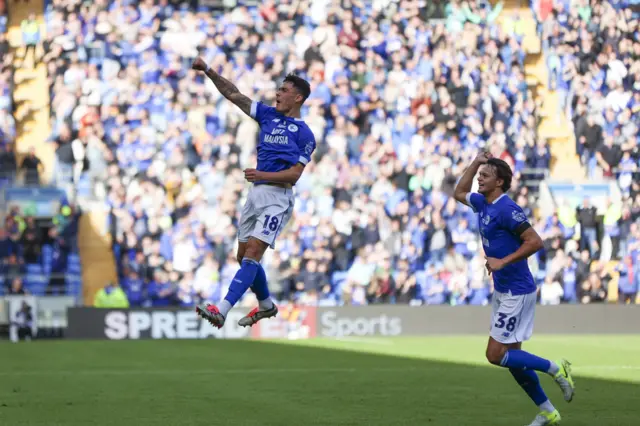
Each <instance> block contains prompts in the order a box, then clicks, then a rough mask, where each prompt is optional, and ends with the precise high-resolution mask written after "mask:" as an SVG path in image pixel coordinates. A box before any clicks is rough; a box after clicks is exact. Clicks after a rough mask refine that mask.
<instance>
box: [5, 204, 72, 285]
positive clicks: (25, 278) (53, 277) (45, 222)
mask: <svg viewBox="0 0 640 426" xmlns="http://www.w3.org/2000/svg"><path fill="white" fill-rule="evenodd" d="M78 223H79V212H78V211H77V210H76V209H75V208H74V206H72V205H70V204H68V203H64V204H62V205H61V207H60V209H59V211H58V212H57V214H56V215H55V216H54V217H52V218H47V219H43V218H39V217H38V216H36V212H35V211H34V210H33V209H30V208H22V209H21V208H20V207H17V206H11V207H10V208H9V209H8V212H7V214H6V216H5V217H4V220H3V223H2V226H1V227H0V294H14V295H18V294H34V295H44V294H47V295H60V294H69V295H75V296H78V295H79V294H80V292H79V290H80V286H79V285H78V284H79V281H80V257H79V255H78V252H79V250H78V238H77V235H78Z"/></svg>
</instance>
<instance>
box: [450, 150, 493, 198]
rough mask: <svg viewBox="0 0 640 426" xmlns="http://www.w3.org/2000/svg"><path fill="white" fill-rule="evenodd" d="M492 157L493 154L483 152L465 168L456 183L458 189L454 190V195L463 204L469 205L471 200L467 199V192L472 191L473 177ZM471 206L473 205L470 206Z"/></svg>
mask: <svg viewBox="0 0 640 426" xmlns="http://www.w3.org/2000/svg"><path fill="white" fill-rule="evenodd" d="M489 158H491V154H488V153H485V152H481V153H480V154H478V156H477V157H476V158H475V159H474V160H473V162H472V163H471V165H470V166H469V167H468V168H467V170H465V172H464V174H463V175H462V177H461V178H460V181H458V184H457V185H456V189H455V190H454V193H453V197H454V198H455V199H456V200H457V201H459V202H461V203H462V204H466V205H468V206H469V202H468V201H467V194H468V193H470V192H471V186H472V185H473V177H474V176H475V175H476V173H478V169H479V168H480V166H481V165H483V164H486V162H487V161H489ZM469 207H471V206H469Z"/></svg>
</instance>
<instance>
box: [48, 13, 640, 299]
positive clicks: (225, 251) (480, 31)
mask: <svg viewBox="0 0 640 426" xmlns="http://www.w3.org/2000/svg"><path fill="white" fill-rule="evenodd" d="M467 3H468V4H469V6H468V7H467V6H465V8H463V9H459V8H457V7H456V6H455V5H454V4H452V5H451V7H449V8H448V9H447V16H446V17H445V21H444V23H443V22H441V21H437V20H435V21H426V22H425V21H423V20H422V19H421V16H422V15H421V13H422V12H423V10H422V9H421V7H422V6H421V5H420V2H414V1H407V2H403V7H404V8H405V9H403V10H400V11H396V10H395V9H394V10H393V12H391V11H390V10H391V9H390V10H389V11H387V10H380V9H379V8H376V7H373V5H372V4H370V3H369V2H364V3H363V4H362V7H356V8H353V9H352V10H349V11H335V10H334V9H331V8H329V7H328V6H327V5H326V3H322V2H319V3H318V4H317V5H315V4H314V6H313V7H311V8H309V10H290V9H289V7H290V6H289V4H288V3H286V4H283V5H282V7H279V8H278V9H277V10H275V11H274V13H275V14H276V15H277V17H278V19H277V22H278V24H277V25H276V24H274V21H271V20H270V18H269V16H270V13H265V11H264V10H261V9H260V8H258V7H255V6H241V7H237V8H234V9H233V10H218V9H209V8H206V7H203V8H200V9H189V7H187V6H181V7H174V6H173V5H172V3H169V4H168V5H166V6H164V7H163V8H159V7H157V6H154V5H153V3H151V2H138V1H132V2H127V5H124V4H121V3H113V4H112V5H111V6H110V7H109V13H108V14H103V13H99V12H98V8H93V7H82V8H79V14H78V15H77V16H76V15H75V14H74V15H73V16H71V17H69V20H67V19H66V18H67V16H66V12H64V11H63V9H64V2H61V1H58V0H53V1H52V2H51V3H50V4H49V6H48V9H47V10H46V11H45V12H46V13H45V16H46V19H47V28H48V34H47V42H46V43H45V44H46V46H45V47H46V52H45V54H46V55H45V59H44V60H45V62H46V67H47V70H48V71H49V73H50V78H51V87H50V92H51V102H52V107H53V108H52V110H51V114H52V120H53V122H54V123H55V124H54V128H53V134H52V136H51V139H52V140H55V141H56V142H57V143H58V146H65V148H64V149H59V150H58V151H57V158H56V160H57V167H58V171H66V172H65V173H62V172H61V173H60V174H59V175H58V179H59V180H58V182H59V183H60V184H63V185H69V184H71V185H73V186H74V187H75V188H77V189H78V194H79V195H80V196H84V197H90V198H91V197H93V198H96V199H99V200H104V202H105V203H106V205H107V206H108V208H109V209H110V214H109V224H108V226H109V229H110V232H111V234H112V240H113V252H114V256H115V257H116V262H117V270H118V274H119V277H120V280H121V284H122V285H123V287H125V290H127V291H129V292H130V295H131V296H134V295H133V294H132V292H133V289H132V288H128V283H131V282H133V281H131V280H136V279H142V280H143V281H144V282H145V288H157V287H158V286H157V285H151V284H152V283H155V284H164V283H166V282H173V283H174V284H175V287H176V288H177V287H178V286H184V287H185V288H190V289H191V291H190V292H189V293H190V296H193V297H195V298H196V299H198V298H202V299H208V300H212V301H215V300H216V298H219V297H220V296H221V295H223V294H224V291H222V290H223V289H224V288H226V285H228V282H229V279H230V277H231V276H233V273H234V272H235V269H236V268H237V264H235V260H234V255H233V254H232V252H233V250H234V237H235V231H236V230H235V224H236V223H237V222H236V221H237V216H238V206H239V205H240V203H241V202H242V201H243V199H244V196H245V195H246V188H247V185H246V184H245V182H243V179H242V172H241V169H242V168H244V167H249V166H252V165H253V164H254V163H255V155H254V147H255V139H256V134H257V128H256V125H255V123H253V122H252V121H251V120H250V119H248V118H246V117H244V116H243V115H242V114H241V113H240V112H239V111H238V110H237V109H236V108H235V107H234V106H232V105H230V104H229V103H228V102H226V101H225V100H224V99H222V98H221V97H220V95H219V94H218V92H217V91H216V90H215V88H214V87H213V86H212V85H211V84H210V83H209V82H207V81H204V80H203V78H202V77H201V76H199V75H197V74H196V73H194V72H193V71H191V70H190V69H189V65H190V63H191V61H192V60H193V58H194V57H195V56H196V55H198V54H201V55H203V56H204V57H205V58H206V60H207V61H208V62H209V63H210V64H212V65H213V66H216V67H218V69H219V70H221V71H223V74H224V75H225V76H226V77H228V78H229V79H231V80H232V81H234V82H236V84H237V85H238V87H239V88H240V90H241V91H243V92H244V93H246V94H247V95H249V96H251V97H252V98H256V99H261V100H263V101H265V102H269V101H271V100H272V99H273V95H274V88H275V84H277V81H278V80H280V79H281V78H282V77H283V76H284V75H285V74H286V73H287V72H291V71H293V72H296V73H298V74H299V75H301V76H303V77H305V78H307V79H309V80H310V81H311V84H312V96H311V97H310V98H309V100H308V101H307V107H306V108H305V109H304V111H303V116H304V118H305V120H306V121H307V123H309V125H310V126H311V128H312V130H313V131H314V134H315V135H316V139H317V141H318V149H317V152H316V154H315V157H314V162H313V163H312V164H310V165H309V166H308V167H307V170H306V171H305V174H304V175H303V177H302V179H301V180H300V182H299V183H298V185H297V189H298V194H299V197H298V200H297V204H296V211H295V216H294V219H293V220H292V223H291V224H290V225H289V226H288V227H287V228H286V229H285V230H284V232H283V235H282V236H281V238H280V240H279V241H278V246H277V249H276V250H275V251H273V252H269V253H268V255H267V257H266V258H265V260H264V264H265V268H266V269H267V274H268V276H269V279H270V282H271V286H272V288H274V289H276V290H277V291H275V293H276V294H277V295H278V297H280V298H282V299H286V298H295V299H296V300H299V301H302V302H304V301H305V300H320V302H322V301H324V302H322V303H332V302H331V301H332V300H336V299H337V300H338V302H337V303H343V302H345V300H346V301H347V303H379V302H380V301H381V300H383V299H382V298H379V297H376V296H375V295H374V294H372V293H370V292H368V291H367V288H370V284H371V282H372V281H374V278H375V277H376V276H377V275H378V274H384V273H386V272H387V271H386V270H385V269H384V268H383V267H380V265H381V264H382V263H383V259H386V258H388V259H390V266H389V268H390V271H388V272H390V273H391V277H392V278H393V279H392V281H393V283H394V287H393V290H392V292H393V295H392V296H393V297H391V298H384V300H385V301H396V302H397V303H409V302H411V303H414V304H419V303H431V302H433V301H439V302H438V303H449V304H466V303H471V304H483V303H486V301H487V298H488V296H489V294H490V292H491V287H490V281H489V279H488V277H487V276H486V275H485V273H484V267H483V265H484V263H483V257H482V253H481V249H480V245H479V244H478V239H477V237H476V235H475V234H474V231H475V229H476V226H477V225H476V222H475V218H474V217H473V215H472V214H471V212H470V211H469V210H468V209H466V208H463V207H461V206H459V205H456V203H455V202H453V201H452V200H451V193H452V188H453V185H454V184H455V182H456V179H457V178H458V177H459V176H460V174H461V173H462V171H463V170H464V168H465V167H466V165H467V164H468V162H469V160H470V159H471V158H472V157H473V156H474V154H475V152H476V151H477V149H482V148H487V149H489V150H490V151H491V152H492V153H493V154H494V155H495V156H498V157H500V158H503V159H505V160H506V161H507V162H509V163H511V164H512V166H513V167H514V169H515V171H516V179H515V182H514V186H513V194H512V195H513V197H514V198H515V199H516V200H517V201H518V202H519V203H520V204H523V205H525V207H526V209H525V210H526V211H527V213H528V214H529V215H530V216H533V215H534V213H535V212H540V211H542V210H544V213H538V216H537V217H536V219H535V221H534V225H535V227H536V229H537V230H538V231H539V232H540V233H541V234H542V235H543V236H544V239H545V247H546V249H545V250H544V251H543V252H541V253H540V254H539V256H537V257H536V258H534V259H532V267H533V268H534V272H535V274H536V276H537V277H538V279H539V281H540V283H542V282H544V281H545V278H546V277H547V276H548V275H549V274H551V271H552V270H553V267H552V266H554V264H553V261H554V258H555V256H556V255H557V256H558V259H560V258H561V255H564V254H565V251H566V252H567V253H570V254H573V255H574V256H575V257H576V258H577V257H578V253H579V250H578V248H579V247H581V244H582V246H584V244H586V243H587V242H588V243H589V244H590V243H591V241H588V240H587V236H586V235H587V234H586V233H582V234H581V233H580V232H576V231H578V230H580V229H585V228H584V225H586V224H587V223H586V222H582V223H581V222H580V220H581V219H580V218H578V217H577V216H576V211H575V210H574V209H573V207H571V208H568V209H565V210H562V211H561V210H560V207H558V208H556V209H551V210H549V209H547V210H545V209H544V207H545V206H542V207H543V208H542V209H540V208H539V207H540V206H538V205H536V203H537V200H538V196H539V195H540V194H539V193H538V190H539V181H540V180H541V179H543V178H544V177H545V176H547V175H548V170H549V166H550V162H551V155H550V150H549V146H548V145H547V144H546V139H545V138H544V137H541V136H540V135H538V133H537V130H538V129H537V124H538V123H539V121H540V116H539V113H540V111H539V102H538V101H539V99H536V98H535V96H536V94H535V93H534V91H532V90H530V89H529V87H528V84H529V83H528V81H527V73H526V72H525V67H526V65H525V64H526V61H525V55H524V53H523V43H525V40H526V43H527V44H528V45H531V44H532V40H534V38H532V37H528V36H525V35H523V32H522V28H521V26H519V25H518V23H517V22H511V23H509V22H507V21H506V20H505V19H503V18H502V17H501V8H502V5H499V6H497V7H495V8H491V9H490V10H482V9H483V8H484V7H485V6H483V4H484V3H485V2H482V1H477V2H476V1H471V2H467ZM562 3H566V2H562ZM545 4H546V3H545ZM533 8H534V12H535V14H536V16H537V17H538V19H539V24H540V25H539V26H540V35H541V37H540V38H541V39H542V40H543V51H544V52H545V53H544V54H545V55H546V56H545V57H546V58H547V59H548V60H547V63H549V64H553V60H552V55H553V54H554V53H553V52H557V47H558V46H559V45H562V44H563V41H562V38H559V37H551V41H550V38H549V37H547V35H548V34H549V33H548V31H549V28H551V29H553V28H555V27H554V26H557V25H561V26H562V25H563V23H561V22H559V21H558V19H559V18H562V17H563V16H564V15H562V14H560V15H558V16H559V18H558V16H555V15H553V14H548V13H547V11H541V10H540V9H539V5H538V4H537V2H533ZM608 8H609V6H608V5H606V2H605V5H604V6H602V7H595V8H593V11H594V14H598V13H606V12H605V10H608ZM599 10H600V11H601V12H599ZM543 12H544V13H543ZM617 13H618V15H619V14H622V13H625V12H624V10H621V11H619V12H617ZM550 20H552V21H550ZM80 22H85V23H86V22H91V23H92V25H81V24H80ZM124 22H127V25H121V24H122V23H124ZM131 28H135V31H134V30H131ZM184 40H189V42H188V43H186V42H184ZM616 42H617V41H616ZM529 50H531V49H529ZM556 62H557V61H556ZM561 63H563V62H562V61H561ZM549 71H550V75H552V76H553V78H552V79H551V80H552V83H553V84H554V86H552V87H551V89H552V90H553V91H554V96H556V95H557V92H558V91H557V90H555V89H558V88H559V87H560V86H558V85H557V83H558V81H559V80H558V78H557V77H558V76H561V74H558V67H557V66H554V67H553V68H550V69H549ZM580 93H584V95H582V96H584V97H585V98H587V97H588V98H591V96H588V94H587V92H580ZM585 95H586V96H585ZM553 99H555V98H553ZM567 99H568V94H567V93H562V96H560V100H561V102H562V106H564V105H565V104H566V105H568V106H569V107H571V108H570V110H571V111H578V110H579V108H578V107H574V106H573V105H572V103H571V102H566V100H567ZM563 109H564V108H563ZM577 127H578V126H577V125H576V128H577ZM578 136H579V135H578V134H576V138H577V140H579V139H580V138H579V137H578ZM69 145H70V146H73V147H74V149H73V150H69V149H67V148H66V147H68V146H69ZM633 158H635V157H633ZM588 163H589V164H592V163H593V160H592V159H589V162H588ZM592 165H593V164H592ZM597 167H598V166H597V165H595V166H594V167H589V169H590V170H591V169H594V168H596V169H597ZM620 175H624V171H623V172H621V173H620ZM625 176H626V175H625ZM625 179H628V178H625ZM629 188H630V189H629V194H630V195H631V193H632V191H633V185H630V186H629ZM540 196H541V195H540ZM571 201H572V202H573V203H574V205H575V200H571ZM581 201H582V200H579V202H580V203H581ZM638 202H640V198H638V201H636V204H634V205H635V206H638ZM550 205H552V204H550ZM558 206H560V203H558ZM629 206H630V207H632V205H631V204H629ZM638 207H640V206H638ZM602 209H603V211H604V212H606V211H609V213H610V214H609V216H608V218H609V223H608V224H607V225H604V224H603V222H602V221H601V220H600V219H598V220H599V221H600V222H598V224H597V225H596V228H593V229H596V231H595V232H596V234H595V235H596V237H595V238H597V242H598V243H599V244H597V247H596V246H594V247H596V251H594V252H592V254H591V255H592V256H591V257H594V258H595V257H596V256H597V255H598V254H600V255H601V256H600V257H601V258H602V260H604V261H608V260H609V259H610V258H617V257H619V255H622V254H625V253H623V251H618V250H614V248H616V249H617V248H618V247H626V244H625V243H624V241H622V242H621V241H620V240H621V239H620V237H619V235H620V233H619V230H620V229H622V228H623V227H624V226H629V221H630V219H633V220H635V219H636V218H637V216H629V217H627V218H623V217H622V214H621V215H620V216H619V217H617V216H616V212H615V211H614V210H605V207H603V208H602ZM558 212H561V213H563V214H560V215H559V222H555V223H554V222H553V220H552V217H553V214H554V213H558ZM634 212H635V213H637V212H638V209H636V210H634ZM635 213H634V214H635ZM618 219H619V220H618ZM625 221H626V222H625ZM581 225H582V226H581ZM616 228H618V231H616ZM559 229H562V230H564V231H565V233H564V234H563V235H559V234H558V230H559ZM589 229H591V228H589ZM589 232H591V231H589ZM616 232H618V233H616ZM566 235H570V236H571V235H572V237H571V238H573V239H576V240H577V241H573V240H572V239H567V238H566ZM589 235H591V234H589ZM589 247H591V246H589ZM450 248H452V249H450ZM583 248H584V247H583ZM561 249H562V250H561ZM558 252H561V253H560V254H558ZM205 253H210V255H211V257H212V262H213V263H211V264H207V263H206V262H205V263H204V264H203V263H202V261H203V258H204V257H205V255H204V254H205ZM581 262H582V263H584V261H582V260H580V259H576V260H575V262H574V266H573V267H575V268H578V269H579V270H581V269H580V268H581V267H583V266H587V267H588V266H589V265H583V264H582V263H581ZM311 265H312V266H311ZM69 268H72V263H71V261H70V262H69ZM570 270H573V269H570ZM587 270H588V268H587ZM71 272H72V270H71V269H69V273H71ZM132 273H135V274H136V275H132ZM638 275H640V274H638ZM363 276H364V277H367V278H366V279H361V277H363ZM463 276H466V277H467V278H466V279H463V278H462V277H463ZM478 276H481V277H482V278H481V279H477V280H476V281H474V278H473V277H478ZM203 277H209V278H203ZM553 278H554V279H557V280H559V281H560V282H562V283H563V285H565V286H573V287H574V289H573V290H572V291H574V292H575V288H576V287H577V288H578V291H581V290H579V288H580V284H581V283H582V281H580V282H578V284H576V283H575V279H577V278H579V279H580V280H582V279H586V278H587V277H586V276H582V275H577V278H576V276H574V278H573V279H571V278H570V277H567V276H564V277H561V276H554V277H553ZM572 280H573V282H572ZM434 282H438V283H441V284H442V285H441V286H434V285H433V283H434ZM318 283H321V284H318ZM327 283H328V285H329V287H330V290H329V292H328V293H327V291H326V284H327ZM72 284H73V285H76V284H77V283H76V282H75V281H73V280H70V281H68V285H69V286H70V288H71V286H72ZM309 293H317V294H319V295H320V296H319V297H318V298H317V299H314V298H313V297H312V298H308V297H306V295H308V294H309ZM180 294H182V293H180ZM180 294H179V293H178V292H176V293H175V294H174V296H173V300H172V301H171V302H172V303H175V304H180V303H185V301H184V300H181V299H180V298H181V297H182V296H180ZM427 294H429V296H428V297H427V296H425V295H427ZM135 296H136V299H139V298H138V295H135ZM144 297H146V299H144V298H143V299H144V300H142V302H141V303H144V304H150V303H153V295H146V296H144ZM427 299H429V300H427ZM430 301H431V302H430ZM320 302H318V303H320ZM314 303H315V302H314Z"/></svg>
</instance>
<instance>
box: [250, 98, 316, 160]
mask: <svg viewBox="0 0 640 426" xmlns="http://www.w3.org/2000/svg"><path fill="white" fill-rule="evenodd" d="M251 117H253V118H254V119H255V120H256V121H257V122H258V124H259V125H260V136H259V139H258V147H257V148H258V166H257V170H259V171H262V172H279V171H282V170H286V169H288V168H290V167H292V166H294V165H296V164H297V163H302V164H304V165H307V164H308V163H309V161H311V154H313V151H314V150H315V149H316V140H315V138H314V136H313V133H312V132H311V129H309V126H307V124H306V123H305V122H304V121H303V120H302V119H300V118H294V117H288V116H286V115H283V114H281V113H279V112H277V111H276V109H275V108H273V107H269V106H267V105H265V104H263V103H262V102H253V103H252V104H251Z"/></svg>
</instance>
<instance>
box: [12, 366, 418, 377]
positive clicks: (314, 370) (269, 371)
mask: <svg viewBox="0 0 640 426" xmlns="http://www.w3.org/2000/svg"><path fill="white" fill-rule="evenodd" d="M416 370H418V369H417V368H414V367H406V368H399V367H388V368H384V367H380V368H246V369H230V370H212V369H208V370H172V369H167V370H46V371H0V376H39V375H45V376H66V375H80V376H127V375H142V376H145V375H159V376H163V375H193V374H196V375H206V374H210V375H217V374H289V373H292V374H310V373H355V372H358V371H362V372H394V373H399V372H406V371H416Z"/></svg>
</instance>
